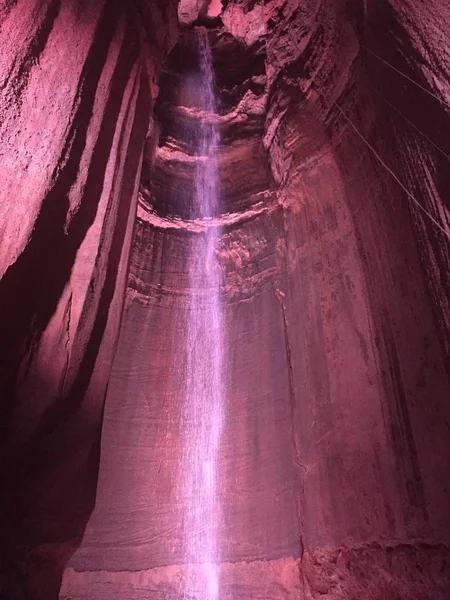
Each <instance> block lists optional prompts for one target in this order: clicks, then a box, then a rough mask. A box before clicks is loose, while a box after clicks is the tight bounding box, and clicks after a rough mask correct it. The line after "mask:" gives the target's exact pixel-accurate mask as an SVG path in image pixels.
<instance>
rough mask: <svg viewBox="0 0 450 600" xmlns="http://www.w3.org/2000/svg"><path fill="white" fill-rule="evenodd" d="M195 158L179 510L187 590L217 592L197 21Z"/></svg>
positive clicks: (211, 300)
mask: <svg viewBox="0 0 450 600" xmlns="http://www.w3.org/2000/svg"><path fill="white" fill-rule="evenodd" d="M197 40H198V50H199V64H200V69H199V70H200V74H199V75H200V77H199V83H198V85H199V90H198V91H199V92H200V94H198V95H199V97H200V98H201V103H202V105H201V107H200V109H199V127H198V130H197V132H196V138H197V139H196V148H197V152H198V155H199V156H198V162H197V168H196V174H195V182H194V194H193V202H192V217H193V218H194V217H195V218H200V219H202V220H203V222H204V223H205V224H206V227H205V231H204V233H201V234H197V240H196V242H195V243H194V244H193V250H192V256H191V265H190V290H191V293H190V302H189V310H188V323H187V339H186V351H187V361H186V363H187V367H186V373H185V390H184V393H185V396H184V398H183V419H182V432H181V435H182V438H183V440H184V441H183V444H184V451H183V457H182V472H181V475H180V478H181V488H182V501H183V512H184V532H183V535H184V560H185V563H186V565H187V576H186V585H185V598H195V599H196V600H197V599H198V600H217V598H218V593H219V591H218V587H219V574H218V561H219V549H218V543H217V524H218V521H219V519H220V505H219V500H218V489H217V488H218V481H217V460H218V454H219V444H220V437H221V429H222V418H223V417H222V412H223V382H222V378H223V375H222V310H221V300H220V284H221V276H220V269H219V265H218V262H217V258H216V250H217V244H218V241H219V237H220V230H219V227H218V226H217V224H213V222H212V221H211V218H212V217H214V216H215V215H217V213H218V208H219V186H218V165H217V149H218V144H219V132H218V128H217V124H216V123H215V114H216V106H215V98H214V75H213V69H212V58H211V50H210V46H209V41H208V35H207V31H206V30H204V29H203V28H200V29H198V37H197Z"/></svg>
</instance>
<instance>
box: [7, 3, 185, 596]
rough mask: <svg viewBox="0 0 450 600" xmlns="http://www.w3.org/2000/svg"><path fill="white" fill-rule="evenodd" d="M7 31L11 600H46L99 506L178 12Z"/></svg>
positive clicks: (38, 6) (42, 9)
mask: <svg viewBox="0 0 450 600" xmlns="http://www.w3.org/2000/svg"><path fill="white" fill-rule="evenodd" d="M0 19H1V32H0V33H1V46H2V58H1V64H0V70H1V77H2V100H1V108H0V114H1V126H0V127H1V129H0V140H1V152H2V160H1V167H0V168H1V173H2V183H1V188H0V193H1V202H0V222H1V224H0V273H1V276H2V278H1V281H0V313H1V324H0V347H1V361H0V389H1V392H0V393H1V413H0V448H1V454H0V457H1V458H0V477H1V480H2V485H1V491H0V515H1V517H0V518H1V525H0V528H1V531H2V535H1V540H0V565H1V566H0V590H1V591H3V592H4V594H6V595H5V597H7V598H20V599H23V598H27V599H30V600H31V599H35V598H36V599H37V598H42V599H45V600H49V599H50V598H55V597H57V594H58V590H59V580H60V577H61V570H62V568H63V566H64V564H65V562H66V561H67V558H68V556H70V554H71V553H72V552H73V550H74V548H75V547H76V545H77V544H78V542H79V540H80V539H81V536H82V534H83V530H84V527H85V524H86V522H87V519H88V517H89V514H90V512H91V510H92V508H93V505H94V500H95V487H96V480H97V471H98V461H99V447H100V428H101V419H102V413H103V403H104V398H105V393H106V387H107V383H108V378H109V374H110V367H111V362H112V358H113V355H114V352H115V348H116V345H117V336H118V329H119V324H120V320H121V314H122V306H123V299H124V292H125V283H126V277H127V268H128V260H129V251H130V244H131V238H132V232H133V227H134V222H135V215H136V201H137V191H138V187H137V186H138V184H139V179H140V171H141V167H140V165H141V156H142V151H143V145H144V140H145V135H146V132H147V129H148V122H149V116H150V114H151V110H152V105H153V101H154V99H155V97H156V93H157V88H156V78H157V77H158V75H159V71H160V67H161V64H162V62H163V60H164V57H165V54H166V52H167V51H168V50H169V48H170V45H171V43H172V41H173V40H174V35H175V34H176V29H175V28H176V3H175V2H167V0H164V1H161V2H153V3H151V4H147V3H145V2H141V1H140V0H138V1H136V2H132V3H126V4H124V3H122V2H118V1H115V0H104V1H95V2H94V1H88V2H81V3H80V2H75V1H73V2H71V1H70V2H59V1H55V0H47V1H44V2H38V1H32V0H19V1H16V2H5V3H2V6H1V8H0Z"/></svg>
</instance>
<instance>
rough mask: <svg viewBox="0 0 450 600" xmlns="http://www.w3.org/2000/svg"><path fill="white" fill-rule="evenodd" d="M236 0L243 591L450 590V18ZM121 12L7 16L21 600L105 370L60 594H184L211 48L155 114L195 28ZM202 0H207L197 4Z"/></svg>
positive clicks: (441, 598) (235, 294)
mask: <svg viewBox="0 0 450 600" xmlns="http://www.w3.org/2000/svg"><path fill="white" fill-rule="evenodd" d="M222 4H223V8H224V11H223V13H222V17H221V19H222V20H221V22H220V21H218V20H217V19H216V20H214V19H213V20H211V21H209V25H210V26H211V28H212V29H211V33H210V37H211V42H212V45H213V54H214V57H215V65H216V71H217V72H216V76H217V87H218V91H219V99H220V107H221V116H220V130H221V135H222V145H221V149H220V156H219V164H220V178H221V189H222V193H223V210H222V214H221V215H218V216H217V222H218V223H220V224H221V226H222V227H223V236H222V241H221V247H220V249H219V253H218V255H219V260H220V263H221V266H222V270H223V274H224V289H223V299H224V322H225V324H226V346H225V347H226V352H225V357H224V358H225V369H226V378H227V379H226V381H227V387H226V407H225V408H226V424H225V429H224V436H223V445H222V454H221V459H220V465H219V467H220V469H221V472H222V473H223V476H222V479H221V490H220V493H221V498H222V504H223V505H224V506H225V507H226V510H225V511H224V515H223V521H222V524H221V528H220V530H219V533H220V540H221V550H222V557H223V563H224V564H223V565H222V571H221V577H222V579H221V582H222V590H221V594H222V595H221V600H224V598H226V599H227V600H228V599H229V600H231V599H232V600H238V599H239V600H250V599H253V598H271V599H273V600H281V599H283V600H286V599H292V600H294V599H295V600H304V599H313V598H321V599H322V600H344V599H345V600H356V599H364V600H366V599H367V600H398V599H402V600H403V599H408V600H419V599H420V600H422V599H423V598H430V599H431V600H447V599H448V590H449V589H450V552H449V545H450V522H449V513H448V509H447V507H448V504H449V500H450V490H449V489H448V483H447V480H446V473H447V472H448V467H449V462H450V447H449V446H450V443H449V423H450V403H449V398H450V379H449V378H450V369H449V364H450V362H449V358H450V356H449V354H450V304H449V302H450V290H449V286H450V284H449V281H450V280H449V277H448V272H449V248H450V241H449V239H450V238H449V236H450V226H449V200H448V198H449V192H450V182H449V179H448V176H447V172H448V160H449V156H450V147H449V140H450V135H449V134H450V120H449V114H448V113H449V111H450V109H449V104H447V103H450V82H449V77H450V58H449V56H448V51H447V44H446V40H447V39H448V37H449V34H450V31H449V27H450V25H449V24H450V14H449V9H448V7H447V5H446V3H445V2H444V1H443V0H431V1H430V2H426V3H424V2H418V1H416V0H382V1H376V0H373V1H372V0H361V1H360V2H356V1H355V2H346V1H344V0H267V1H266V2H264V3H263V2H255V1H254V0H229V1H228V2H225V1H224V2H223V3H222ZM107 6H108V10H106V8H105V10H103V7H104V5H103V4H102V3H89V2H88V3H86V2H85V3H74V5H73V7H69V6H68V5H67V4H64V3H61V4H59V3H57V2H53V3H51V2H47V3H42V6H41V3H39V4H38V3H36V5H32V3H31V2H30V3H27V2H25V0H22V2H20V1H19V2H17V3H13V2H9V3H5V4H4V6H3V8H2V9H0V10H1V11H2V12H0V14H1V15H2V16H4V22H3V24H2V29H1V33H2V35H4V36H5V42H4V47H5V48H6V52H5V53H4V58H2V59H0V60H2V61H3V62H2V63H1V65H0V66H1V68H2V69H4V72H5V73H6V74H7V75H8V77H9V78H5V81H6V84H5V87H4V91H5V93H4V96H3V98H2V100H3V102H4V106H5V108H4V109H3V108H2V109H1V110H2V112H1V115H2V117H3V115H5V117H6V118H4V119H3V121H2V127H4V130H2V131H4V132H5V133H4V136H3V137H2V138H1V139H2V148H4V149H5V150H4V155H5V157H6V159H5V160H4V161H3V162H2V164H1V166H0V168H1V169H2V170H3V172H4V175H3V178H2V179H3V182H4V183H3V185H2V191H4V192H5V198H6V201H5V202H2V204H1V205H0V211H2V210H4V211H5V212H4V213H2V218H1V219H0V228H5V232H6V233H7V235H6V233H5V234H3V230H2V233H1V238H0V260H2V261H3V263H2V264H4V269H5V271H4V272H5V275H4V277H3V279H2V280H1V281H0V308H1V311H2V312H1V314H2V315H5V317H4V318H3V317H2V321H1V326H2V329H1V335H2V336H3V338H2V340H1V343H2V352H3V355H2V363H1V369H2V370H1V371H0V375H1V377H2V382H1V384H2V389H4V390H5V392H4V396H5V398H6V401H5V402H4V403H3V404H2V410H3V411H4V412H3V414H2V419H4V420H3V421H2V423H4V436H5V437H4V440H5V441H4V444H5V445H4V448H5V453H4V454H2V457H3V456H4V457H5V458H4V459H2V460H3V462H2V465H3V466H2V468H3V473H5V477H8V478H9V479H6V483H5V488H4V489H5V492H4V493H3V496H2V497H3V498H4V500H3V506H4V507H5V509H4V510H3V511H2V517H3V518H4V520H5V521H7V522H8V528H6V529H5V531H7V535H6V537H5V540H6V542H5V543H4V544H3V545H4V549H5V550H7V551H8V557H9V561H8V562H4V564H5V565H6V567H5V569H4V570H6V569H8V570H9V572H10V573H11V578H10V579H11V580H13V581H15V582H17V581H19V580H20V581H22V582H23V586H24V590H25V592H23V593H22V597H23V596H25V597H30V598H33V597H35V598H48V597H51V594H53V596H55V589H56V587H57V579H49V578H48V577H47V573H48V572H49V570H50V571H51V570H52V568H53V567H52V568H50V569H49V566H48V565H49V564H50V565H51V564H52V562H53V565H54V564H55V563H57V564H59V565H62V564H63V563H64V562H65V561H66V560H67V558H68V556H69V555H70V554H71V553H72V551H73V549H74V546H75V544H76V541H77V540H78V539H79V536H80V535H81V534H82V532H83V530H84V526H85V523H86V519H87V516H88V515H89V512H90V510H91V508H92V506H93V500H94V488H95V485H96V481H97V471H98V449H99V448H98V442H99V429H100V427H101V423H102V414H103V413H102V411H103V399H104V396H105V390H106V383H107V382H108V381H109V386H108V392H107V400H106V406H105V412H104V422H103V434H102V457H101V463H100V475H99V483H98V493H97V499H96V508H95V510H94V512H93V515H92V518H91V520H90V522H89V524H88V526H87V528H86V532H85V535H84V539H83V542H82V544H81V546H80V548H79V550H78V551H77V552H76V554H75V555H74V556H73V558H72V560H71V562H70V565H69V568H68V569H67V571H66V574H65V577H64V583H63V588H62V592H61V597H64V598H70V599H71V600H74V599H80V600H81V599H89V600H95V599H104V598H108V600H111V599H117V600H119V599H122V598H126V599H127V600H141V599H144V598H145V600H148V598H166V599H167V598H170V599H171V600H178V598H179V588H180V585H179V582H180V581H181V580H182V578H183V576H184V573H185V571H184V567H183V565H182V564H180V562H181V559H182V557H181V550H180V538H181V528H180V522H179V515H180V512H181V510H180V506H179V505H178V504H177V500H176V499H175V498H174V495H173V488H174V483H175V480H174V478H175V477H176V473H177V472H178V470H179V464H178V458H179V448H180V444H179V435H180V432H179V427H178V423H179V418H180V398H181V396H182V393H181V392H182V388H183V381H182V376H181V369H180V352H179V348H180V344H181V343H182V340H183V335H184V334H183V332H184V327H185V320H186V318H187V315H186V313H187V310H186V307H187V302H186V300H187V294H189V293H190V290H189V278H188V269H189V259H190V256H191V255H192V253H194V252H199V251H201V231H202V225H201V224H199V223H192V222H188V221H187V220H186V211H185V202H186V199H187V198H188V197H189V193H190V187H189V186H190V185H191V183H190V182H191V180H192V172H193V171H192V161H190V160H189V159H188V157H187V156H186V147H187V140H186V137H187V136H189V132H192V131H193V130H195V127H196V121H195V118H193V116H192V114H191V113H190V111H189V106H188V103H187V105H183V102H184V103H185V104H186V97H183V98H181V99H180V97H179V95H178V92H179V89H180V88H179V85H178V84H179V77H180V76H183V73H185V72H186V71H188V69H189V65H190V63H189V61H190V60H191V59H192V56H191V55H192V39H190V37H189V36H190V33H189V30H185V31H184V33H183V34H182V35H181V36H180V38H179V43H178V45H177V47H176V49H175V51H174V52H173V54H172V55H171V58H170V59H169V61H168V63H167V64H166V65H165V70H164V75H163V77H162V79H161V81H160V85H161V93H160V97H159V103H158V106H157V107H156V115H155V118H154V119H152V120H151V125H150V130H149V131H148V135H147V124H148V119H149V117H150V113H151V110H152V101H153V99H154V97H155V96H156V87H155V85H154V84H155V81H156V78H157V75H158V73H159V70H160V67H161V63H162V57H163V55H164V52H165V51H166V50H167V49H168V47H169V46H170V43H171V40H172V38H173V36H172V35H171V34H172V32H173V29H171V27H170V25H168V23H169V22H173V19H172V21H170V16H171V13H170V11H169V9H168V4H167V2H162V1H161V2H160V3H158V2H154V3H151V2H150V3H147V4H145V3H144V2H141V3H136V4H129V5H127V8H125V7H124V6H121V5H120V3H117V4H115V3H113V2H112V1H111V2H108V3H107ZM208 6H209V3H208V2H200V1H198V0H192V2H190V1H189V0H187V1H183V2H182V3H181V4H180V12H179V15H180V17H181V20H182V21H183V22H184V24H186V23H188V22H189V23H193V22H197V23H198V22H201V23H207V22H208V21H207V16H208V14H209V10H210V8H211V7H210V8H208ZM217 6H218V3H217V2H215V3H214V10H213V9H212V8H211V16H213V17H214V18H215V15H216V12H217V10H218V8H217ZM172 8H174V7H172ZM33 11H34V12H33ZM165 11H169V12H165ZM169 13H170V14H169ZM172 17H173V15H172ZM8 23H9V25H8ZM14 23H16V25H14ZM214 28H215V29H214ZM11 32H12V33H11ZM136 32H139V35H137V34H136ZM168 32H169V36H168V37H167V36H166V34H167V33H168ZM127 36H128V37H127ZM145 40H147V41H145ZM17 57H19V58H18V59H17ZM8 61H9V62H8ZM2 72H3V71H2ZM36 82H39V83H36ZM55 116H56V117H57V118H55ZM145 136H147V143H146V145H145V151H144V164H143V170H142V177H141V181H140V201H139V206H138V212H137V224H136V227H135V233H134V237H133V241H132V242H131V232H132V225H133V220H134V215H135V210H134V206H135V204H134V202H135V200H136V192H137V186H138V181H139V177H140V157H141V151H142V143H143V140H144V137H145ZM158 137H159V145H160V147H159V148H155V144H157V141H158ZM14 198H17V200H16V201H13V199H14ZM24 207H25V208H24ZM130 245H131V252H130V263H129V269H128V253H129V250H130ZM127 273H128V283H127V290H126V300H125V304H124V310H123V315H122V299H123V291H124V288H125V279H126V276H127ZM121 317H123V318H122V327H121V333H120V339H119V342H118V347H117V354H116V356H115V360H114V364H113V368H112V372H111V376H110V364H111V359H112V355H113V353H114V351H115V347H116V345H115V342H116V339H117V329H118V324H119V322H120V319H121ZM11 465H13V468H11ZM5 527H6V525H5ZM13 536H14V539H15V541H16V546H17V550H16V552H15V553H13V552H12V545H11V539H12V538H13ZM44 542H48V544H49V545H48V546H45V544H44ZM63 542H64V543H63ZM47 550H48V551H47ZM4 553H5V552H4ZM17 565H20V567H19V570H20V569H22V571H21V572H20V573H19V572H18V568H17ZM33 569H34V570H35V571H36V572H38V573H42V574H43V576H42V577H41V579H40V580H39V581H40V583H39V589H37V590H30V582H33V581H34V582H36V580H37V579H36V576H35V575H34V572H33ZM47 582H48V585H49V588H48V590H46V589H45V585H47ZM15 585H16V583H15ZM34 585H35V584H34ZM15 594H16V595H15V596H13V597H17V598H19V597H21V596H20V592H15ZM33 594H34V596H33Z"/></svg>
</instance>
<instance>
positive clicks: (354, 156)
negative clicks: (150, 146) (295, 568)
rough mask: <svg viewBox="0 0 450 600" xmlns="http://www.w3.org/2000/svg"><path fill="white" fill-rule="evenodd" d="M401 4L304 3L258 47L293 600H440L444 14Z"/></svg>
mask: <svg viewBox="0 0 450 600" xmlns="http://www.w3.org/2000/svg"><path fill="white" fill-rule="evenodd" d="M406 4H407V3H397V4H393V5H391V4H389V3H387V2H385V3H373V4H371V3H367V4H366V6H365V10H364V11H362V10H361V11H358V10H357V7H351V8H350V7H345V5H344V4H342V5H339V3H334V11H331V10H330V8H329V7H330V5H329V3H322V4H319V3H315V8H316V9H317V10H318V12H317V13H316V14H315V16H314V21H313V24H312V25H311V27H309V28H308V29H307V33H308V36H309V38H308V39H307V40H305V35H304V33H305V32H304V29H302V28H301V27H300V26H299V27H298V28H295V26H294V27H292V26H291V27H289V28H288V27H286V26H284V27H283V26H282V25H281V26H280V25H279V24H278V25H275V26H274V30H273V33H272V35H271V37H270V41H269V43H268V54H269V56H270V54H271V50H270V49H271V48H272V50H273V56H274V57H276V56H277V57H278V59H279V57H280V56H281V57H283V58H284V60H285V64H283V65H282V71H281V82H278V83H277V85H278V90H279V91H278V98H276V99H275V100H274V106H276V105H277V104H278V105H279V104H281V103H282V101H283V96H288V97H289V96H291V102H290V103H289V102H288V101H285V104H288V109H287V111H286V115H285V117H284V123H283V124H282V126H281V127H279V128H278V130H277V132H276V134H275V136H274V137H273V138H272V137H270V138H268V142H269V144H270V146H269V150H270V151H271V153H272V160H271V164H272V165H275V166H276V167H277V169H276V176H277V177H278V178H279V179H280V181H282V182H285V183H282V188H283V191H282V195H281V202H282V204H283V207H284V211H285V237H284V243H285V246H284V248H283V252H282V260H283V263H284V264H285V272H286V275H285V282H286V283H285V285H286V287H285V288H284V289H285V292H286V297H285V299H284V302H285V310H286V319H287V322H288V332H289V340H290V347H291V361H292V371H293V373H294V375H293V381H294V397H295V405H296V407H297V410H296V416H295V418H296V427H295V430H296V432H297V450H298V458H299V462H300V463H301V464H302V465H303V467H302V470H303V487H302V490H301V498H302V502H301V506H302V509H301V515H302V535H303V546H304V549H305V553H304V556H303V559H302V567H301V569H302V571H303V573H304V584H305V593H306V594H307V597H309V596H312V597H315V595H321V597H323V595H324V594H325V597H327V598H328V597H330V598H335V597H337V598H340V597H345V598H356V597H358V595H361V594H363V596H364V594H365V595H366V596H367V597H370V598H384V597H386V598H396V597H399V598H400V597H401V598H403V597H408V598H410V597H411V598H416V597H417V598H418V597H421V595H423V594H424V595H425V596H427V595H428V597H430V598H435V597H436V598H440V597H442V598H445V597H446V595H447V593H448V592H447V590H448V577H449V571H448V535H449V520H448V512H447V509H446V506H447V505H448V493H449V489H448V485H447V482H446V481H445V478H444V479H443V477H442V474H443V473H445V472H446V471H447V470H448V464H449V458H450V456H449V438H448V423H449V405H448V398H449V374H448V364H449V362H448V342H447V337H448V328H449V320H448V281H447V277H446V276H443V272H444V271H447V267H448V257H449V255H448V250H449V222H448V191H447V188H446V186H445V184H444V183H442V178H445V172H446V169H447V165H446V160H447V159H445V161H444V159H443V155H445V154H446V153H447V150H446V143H445V142H444V137H445V136H446V134H444V133H443V132H444V131H448V114H447V112H448V110H447V107H446V106H445V105H444V104H443V103H442V101H441V98H442V99H443V100H445V96H441V95H440V94H439V92H438V90H440V89H444V88H445V87H446V85H447V83H446V82H447V78H448V73H447V70H446V60H445V55H443V54H442V53H441V52H439V49H438V48H437V46H436V44H437V43H438V42H437V38H436V35H437V34H436V32H437V31H438V30H439V29H438V20H439V21H440V19H441V18H442V16H443V13H445V9H444V7H443V6H442V3H435V4H434V6H433V8H432V9H430V10H429V11H428V10H423V11H420V10H418V9H417V5H416V6H415V7H412V6H410V4H413V3H408V6H407V5H406ZM344 15H345V16H346V18H345V19H344ZM302 23H304V21H302ZM349 24H352V27H350V26H349ZM432 26H434V30H433V31H434V34H433V33H431V27H432ZM424 31H426V33H423V32H424ZM419 32H420V34H419ZM440 35H445V33H444V31H443V28H442V25H441V26H440ZM303 40H305V42H306V47H302V41H303ZM295 48H302V54H301V55H300V56H295V54H294V52H293V51H292V50H291V52H290V49H295ZM319 48H320V49H321V50H322V52H321V51H320V50H318V49H319ZM283 49H288V50H287V51H286V52H285V54H284V55H283ZM330 56H334V57H335V60H334V61H330V60H329V57H330ZM383 57H384V58H383ZM326 58H328V61H327V60H326ZM274 61H275V58H274ZM383 61H386V62H383ZM337 65H338V67H339V68H338V71H337V70H336V67H337ZM399 71H400V73H399ZM401 73H403V74H404V75H406V77H408V78H409V79H406V77H405V76H404V75H402V74H401ZM278 76H280V74H278ZM283 80H284V81H283ZM413 82H417V83H418V84H419V85H420V86H422V87H418V85H416V84H414V83H413ZM283 83H284V91H283ZM299 87H300V89H301V92H302V93H300V94H299V89H298V88H299ZM432 94H437V95H436V96H433V95H432ZM276 112H277V111H276V108H274V113H275V114H276ZM437 115H439V116H437ZM438 121H439V124H440V125H437V123H438ZM447 137H448V136H447ZM320 140H322V141H320ZM312 141H313V142H314V144H313V142H312ZM436 144H437V145H438V146H439V147H436ZM286 166H287V169H286ZM286 171H287V172H286ZM406 190H408V192H406ZM418 203H420V204H421V206H422V208H421V207H419V206H418ZM423 209H425V210H423ZM425 211H427V213H429V214H425ZM430 215H431V217H432V218H434V219H435V220H437V223H436V222H434V221H433V220H432V218H430ZM305 283H306V285H305ZM437 570H438V571H439V575H437V573H436V571H437ZM364 597H365V596H364Z"/></svg>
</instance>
